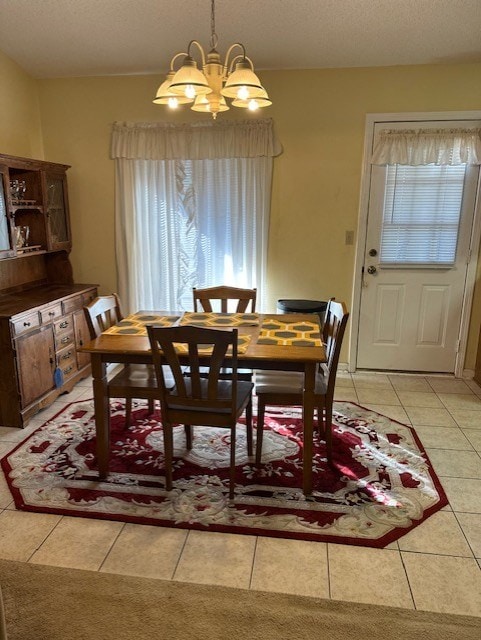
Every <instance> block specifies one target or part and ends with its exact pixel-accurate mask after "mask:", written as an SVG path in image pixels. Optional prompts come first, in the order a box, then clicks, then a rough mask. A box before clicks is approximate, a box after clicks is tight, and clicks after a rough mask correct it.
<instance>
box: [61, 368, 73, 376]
mask: <svg viewBox="0 0 481 640" xmlns="http://www.w3.org/2000/svg"><path fill="white" fill-rule="evenodd" d="M72 369H73V367H72V366H70V367H67V368H66V369H64V370H63V372H64V373H65V374H67V373H70V372H71V371H72Z"/></svg>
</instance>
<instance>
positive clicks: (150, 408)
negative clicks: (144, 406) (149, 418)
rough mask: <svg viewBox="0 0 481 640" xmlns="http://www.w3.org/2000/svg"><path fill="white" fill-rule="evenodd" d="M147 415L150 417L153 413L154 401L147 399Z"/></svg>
mask: <svg viewBox="0 0 481 640" xmlns="http://www.w3.org/2000/svg"><path fill="white" fill-rule="evenodd" d="M148 406H149V415H152V414H153V413H154V411H155V401H154V400H153V399H152V398H149V405H148Z"/></svg>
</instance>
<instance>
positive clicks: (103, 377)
mask: <svg viewBox="0 0 481 640" xmlns="http://www.w3.org/2000/svg"><path fill="white" fill-rule="evenodd" d="M91 359H92V379H93V392H94V410H95V431H96V435H97V465H98V470H99V478H100V480H104V479H105V478H106V477H107V476H108V473H109V455H110V411H109V396H108V392H107V365H106V363H105V362H102V357H101V355H100V354H95V353H92V354H91Z"/></svg>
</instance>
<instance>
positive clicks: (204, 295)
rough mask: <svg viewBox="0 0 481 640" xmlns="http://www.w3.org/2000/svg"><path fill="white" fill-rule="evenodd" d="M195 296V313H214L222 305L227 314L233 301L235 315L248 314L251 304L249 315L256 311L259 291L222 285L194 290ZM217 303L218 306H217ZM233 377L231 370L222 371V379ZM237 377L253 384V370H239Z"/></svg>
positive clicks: (221, 309)
mask: <svg viewBox="0 0 481 640" xmlns="http://www.w3.org/2000/svg"><path fill="white" fill-rule="evenodd" d="M192 293H193V296H194V311H197V312H198V311H199V310H200V307H202V311H205V312H206V313H210V312H212V311H213V310H214V309H215V310H217V307H219V305H220V313H227V312H228V311H229V301H233V302H234V303H236V304H235V307H234V311H233V313H246V312H247V308H248V307H249V303H250V310H249V313H254V312H255V310H256V298H257V289H240V288H238V287H228V286H225V285H222V286H220V287H209V288H207V289H197V288H196V287H194V288H193V289H192ZM216 302H217V305H216V304H215V303H216ZM230 376H231V373H230V370H229V369H228V368H227V369H224V370H223V371H221V377H224V378H229V377H230ZM237 377H238V378H239V380H246V381H247V382H252V370H251V369H238V371H237Z"/></svg>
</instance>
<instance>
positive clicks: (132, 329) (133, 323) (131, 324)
mask: <svg viewBox="0 0 481 640" xmlns="http://www.w3.org/2000/svg"><path fill="white" fill-rule="evenodd" d="M179 318H180V316H159V315H156V314H155V313H148V312H144V313H142V312H139V311H138V312H137V313H132V314H131V315H129V316H126V317H125V318H124V319H123V320H121V321H120V322H117V324H114V325H113V326H112V327H110V328H109V329H106V330H105V331H104V332H103V333H104V335H105V334H114V335H122V336H125V335H132V336H146V335H147V329H146V327H147V325H148V324H155V325H157V326H158V327H171V326H172V325H173V324H175V323H176V322H177V320H178V319H179Z"/></svg>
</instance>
